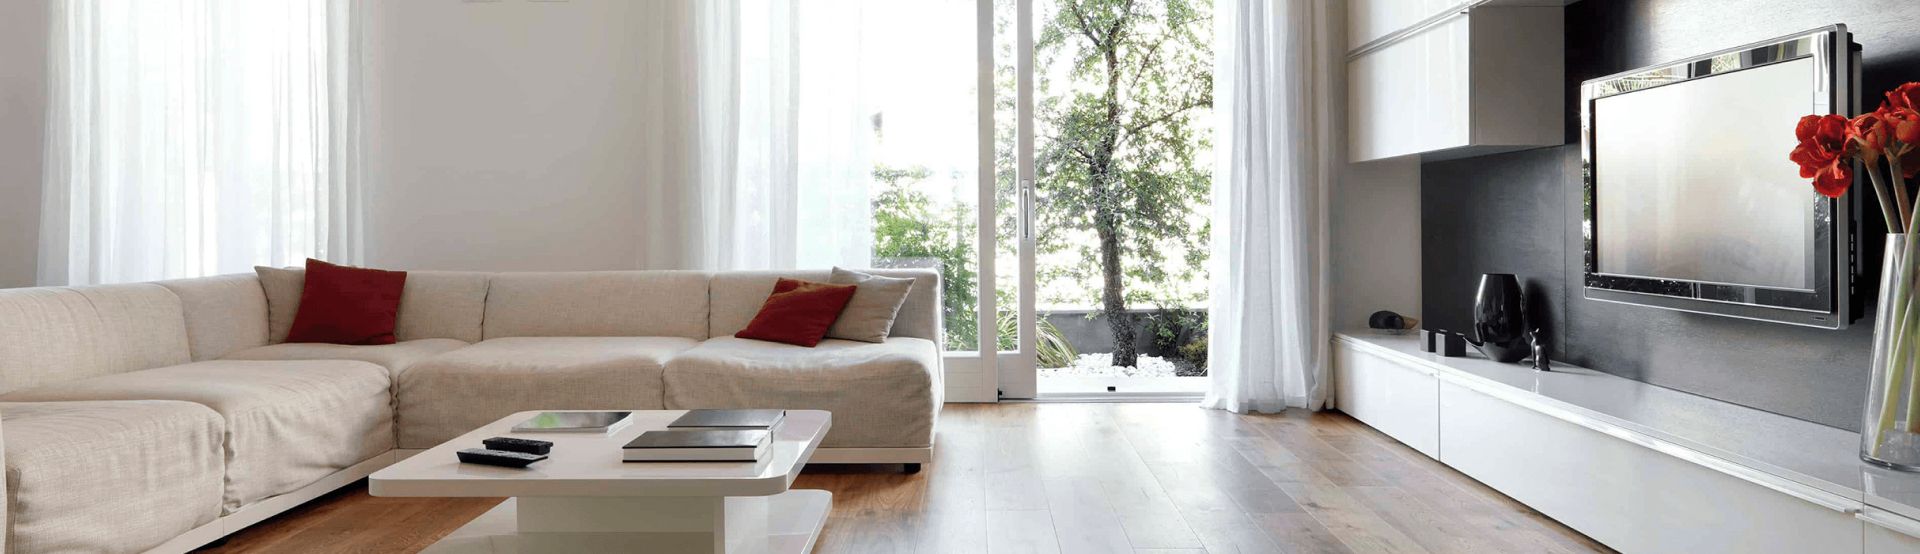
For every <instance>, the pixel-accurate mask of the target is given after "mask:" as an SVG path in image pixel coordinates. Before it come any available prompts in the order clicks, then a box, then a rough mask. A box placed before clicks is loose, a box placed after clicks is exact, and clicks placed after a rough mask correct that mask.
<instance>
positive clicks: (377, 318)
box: [287, 259, 407, 344]
mask: <svg viewBox="0 0 1920 554" xmlns="http://www.w3.org/2000/svg"><path fill="white" fill-rule="evenodd" d="M406 285H407V272H405V271H384V270H379V269H366V268H359V267H348V266H344V265H334V264H330V263H327V262H323V261H320V260H313V259H309V260H307V284H306V288H304V289H303V290H302V291H301V292H300V309H299V311H298V312H296V313H295V314H294V316H293V328H292V329H290V330H288V331H287V342H326V343H333V344H393V343H394V338H393V327H394V325H395V323H396V322H397V321H399V320H400V291H401V289H403V288H405V287H406Z"/></svg>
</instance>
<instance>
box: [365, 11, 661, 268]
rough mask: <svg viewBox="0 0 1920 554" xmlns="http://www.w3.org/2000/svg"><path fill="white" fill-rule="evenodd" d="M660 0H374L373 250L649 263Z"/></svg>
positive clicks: (369, 35) (405, 256)
mask: <svg viewBox="0 0 1920 554" xmlns="http://www.w3.org/2000/svg"><path fill="white" fill-rule="evenodd" d="M661 4H663V3H659V2H634V1H627V0H573V1H571V2H522V1H510V2H491V3H488V2H461V1H457V0H432V1H419V2H416V1H404V2H368V3H366V4H365V5H366V6H367V9H368V12H367V13H366V14H365V19H364V20H363V24H364V25H365V27H364V29H365V34H364V35H363V37H364V39H365V41H366V42H365V44H366V50H365V52H364V56H363V58H362V59H363V60H365V62H366V63H367V66H366V73H365V77H366V79H367V85H368V88H367V110H368V111H367V114H366V133H367V136H366V140H367V142H366V146H367V150H366V152H367V156H368V159H367V184H368V187H369V191H368V202H367V206H368V207H369V213H368V216H367V243H366V245H367V260H366V262H367V263H368V264H369V265H374V266H381V267H396V268H406V269H472V270H583V269H633V268H636V267H639V264H640V263H641V251H642V243H643V242H645V241H647V240H649V239H650V238H657V237H649V236H648V234H649V233H652V232H655V229H656V227H655V226H652V225H649V220H650V219H651V218H650V217H647V216H646V215H645V214H644V211H645V210H646V209H648V207H649V206H651V205H652V204H654V203H652V202H649V201H648V200H649V199H648V198H645V197H644V196H643V195H644V194H646V192H645V187H642V186H641V183H643V182H645V181H646V180H648V179H656V178H657V177H655V176H653V175H652V174H650V173H649V172H657V170H656V169H654V168H655V167H656V165H657V161H658V160H649V159H647V157H646V155H645V152H647V151H652V150H653V149H649V148H645V147H644V145H645V144H646V142H647V141H648V140H649V135H648V131H649V129H650V128H651V127H653V125H650V124H649V121H652V120H657V118H658V117H659V115H660V114H659V113H657V107H655V108H650V107H649V106H650V105H652V103H651V102H650V101H649V99H650V98H652V97H653V96H655V95H657V94H658V91H659V90H661V87H662V84H661V83H663V82H666V81H667V80H669V79H672V78H673V77H672V76H671V75H667V74H664V73H665V72H664V71H662V70H660V68H659V61H658V58H657V53H659V52H660V49H661V44H662V41H663V40H664V39H663V38H662V36H663V35H664V34H665V33H664V32H663V29H661V24H660V23H658V21H660V20H661V19H662V18H661V17H659V15H660V13H659V9H660V5H661ZM653 207H657V206H653Z"/></svg>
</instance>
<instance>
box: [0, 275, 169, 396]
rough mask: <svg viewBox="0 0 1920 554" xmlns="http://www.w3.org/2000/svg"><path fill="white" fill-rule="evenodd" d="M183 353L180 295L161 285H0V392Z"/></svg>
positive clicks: (160, 361) (165, 361) (155, 363)
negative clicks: (1, 287) (67, 286)
mask: <svg viewBox="0 0 1920 554" xmlns="http://www.w3.org/2000/svg"><path fill="white" fill-rule="evenodd" d="M189 359H190V355H189V350H188V346H187V326H186V321H185V318H184V316H183V315H182V314H181V308H180V297H179V296H176V295H174V294H173V292H172V291H169V290H167V289H166V287H162V286H160V285H155V284H152V283H139V284H131V285H105V286H98V287H79V288H66V287H43V288H26V289H8V290H0V392H6V391H11V390H18V389H24V388H30V387H36V386H40V385H44V384H48V383H57V382H61V381H69V380H73V379H85V378H88V377H96V376H100V375H108V374H113V373H121V372H126V371H133V370H136V369H146V368H150V367H159V366H164V365H173V364H182V363H186V362H188V361H189Z"/></svg>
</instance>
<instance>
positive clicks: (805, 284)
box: [733, 278, 858, 348]
mask: <svg viewBox="0 0 1920 554" xmlns="http://www.w3.org/2000/svg"><path fill="white" fill-rule="evenodd" d="M857 290H858V287H855V286H853V285H832V284H827V283H816V282H813V281H801V280H799V279H784V278H783V279H780V280H778V281H776V282H775V283H774V285H773V294H770V295H768V296H767V302H766V304H762V305H761V306H760V313H758V314H756V315H754V316H753V321H750V322H747V328H745V329H741V330H740V332H738V333H734V335H733V336H736V337H740V338H743V339H758V340H766V341H773V342H778V343H784V344H791V345H795V346H805V347H809V348H811V347H812V346H814V345H816V344H820V339H823V338H826V336H827V328H829V327H832V326H833V322H834V320H835V319H838V318H839V317H840V312H841V311H842V310H845V309H846V307H847V301H848V300H851V299H853V293H854V292H855V291H857Z"/></svg>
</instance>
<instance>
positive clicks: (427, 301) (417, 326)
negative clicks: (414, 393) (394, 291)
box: [253, 267, 493, 344]
mask: <svg viewBox="0 0 1920 554" xmlns="http://www.w3.org/2000/svg"><path fill="white" fill-rule="evenodd" d="M253 269H254V272H255V273H257V274H258V275H259V279H260V288H261V289H262V290H264V291H265V293H266V296H267V328H268V329H267V344H279V343H282V342H286V341H287V331H288V330H290V329H292V328H293V316H294V314H295V313H298V312H299V311H300V294H301V291H302V289H303V288H304V287H305V286H306V282H307V272H306V270H304V269H299V268H291V267H288V268H276V267H256V268H253ZM492 275H493V274H491V273H480V272H473V271H409V272H407V285H406V289H405V291H404V292H402V293H401V294H400V318H399V321H397V322H396V323H395V325H394V331H393V335H394V338H396V339H399V340H403V341H408V340H418V339H454V340H458V341H463V342H480V338H481V336H480V325H481V318H482V317H483V315H484V314H485V312H486V302H487V285H488V282H489V280H490V278H491V277H492Z"/></svg>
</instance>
